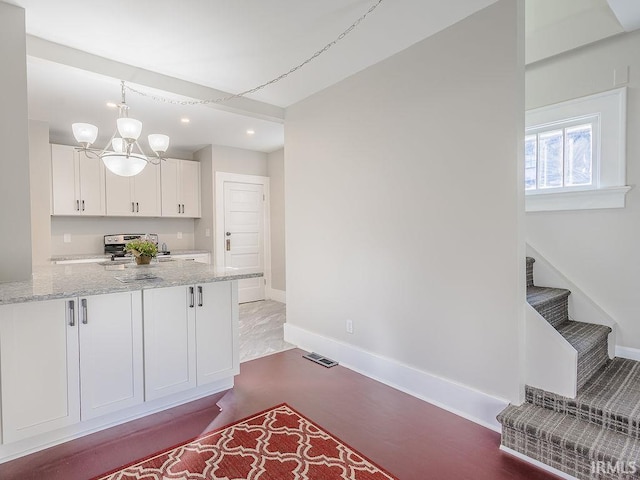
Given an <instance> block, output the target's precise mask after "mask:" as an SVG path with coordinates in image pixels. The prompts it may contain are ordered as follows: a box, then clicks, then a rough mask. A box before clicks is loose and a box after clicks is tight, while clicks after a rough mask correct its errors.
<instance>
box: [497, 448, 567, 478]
mask: <svg viewBox="0 0 640 480" xmlns="http://www.w3.org/2000/svg"><path fill="white" fill-rule="evenodd" d="M500 450H502V451H503V452H505V453H508V454H509V455H513V456H514V457H516V458H519V459H520V460H523V461H525V462H527V463H530V464H532V465H535V466H536V467H538V468H541V469H542V470H546V471H547V472H549V473H553V474H554V475H557V476H558V477H560V478H564V479H566V480H578V479H577V478H576V477H572V476H571V475H569V474H568V473H564V472H562V471H560V470H558V469H557V468H553V467H550V466H549V465H547V464H546V463H542V462H540V461H538V460H536V459H534V458H531V457H527V456H526V455H523V454H522V453H520V452H516V451H515V450H512V449H510V448H508V447H505V446H503V445H500Z"/></svg>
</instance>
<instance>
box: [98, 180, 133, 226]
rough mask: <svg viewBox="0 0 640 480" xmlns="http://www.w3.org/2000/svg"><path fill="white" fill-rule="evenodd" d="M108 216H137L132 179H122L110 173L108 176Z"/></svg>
mask: <svg viewBox="0 0 640 480" xmlns="http://www.w3.org/2000/svg"><path fill="white" fill-rule="evenodd" d="M105 176H106V190H107V215H117V216H123V217H129V216H132V215H135V214H136V213H135V202H134V201H133V199H132V192H131V189H132V185H131V178H130V177H121V176H120V175H116V174H115V173H112V172H110V171H107V172H106V174H105Z"/></svg>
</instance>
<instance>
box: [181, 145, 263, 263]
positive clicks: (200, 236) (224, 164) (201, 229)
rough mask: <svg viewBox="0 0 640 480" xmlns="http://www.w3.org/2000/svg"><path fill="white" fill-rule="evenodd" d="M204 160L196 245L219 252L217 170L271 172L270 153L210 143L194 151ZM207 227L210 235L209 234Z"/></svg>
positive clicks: (254, 172) (212, 251) (202, 163)
mask: <svg viewBox="0 0 640 480" xmlns="http://www.w3.org/2000/svg"><path fill="white" fill-rule="evenodd" d="M194 159H195V160H198V161H200V164H201V165H200V174H201V182H202V183H201V189H200V190H201V192H202V218H200V219H198V220H196V222H195V231H194V233H195V236H194V242H195V247H196V248H198V249H206V250H209V251H211V255H212V257H211V263H214V258H213V256H214V255H215V213H216V205H215V185H216V172H227V173H240V174H243V175H261V176H267V154H266V153H263V152H256V151H253V150H245V149H242V148H235V147H226V146H222V145H209V146H207V147H205V148H203V149H202V150H199V151H197V152H196V153H195V154H194ZM207 229H208V230H209V233H210V236H209V237H207V236H206V233H207Z"/></svg>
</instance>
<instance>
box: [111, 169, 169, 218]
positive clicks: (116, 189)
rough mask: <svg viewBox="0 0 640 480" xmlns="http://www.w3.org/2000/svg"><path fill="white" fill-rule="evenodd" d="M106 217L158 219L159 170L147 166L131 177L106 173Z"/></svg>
mask: <svg viewBox="0 0 640 480" xmlns="http://www.w3.org/2000/svg"><path fill="white" fill-rule="evenodd" d="M106 191H107V215H112V216H121V217H159V216H160V214H161V208H160V199H161V196H160V168H159V167H158V166H157V165H151V164H149V165H147V166H146V167H144V170H142V172H140V173H139V174H138V175H134V176H133V177H121V176H119V175H116V174H114V173H112V172H110V171H107V172H106Z"/></svg>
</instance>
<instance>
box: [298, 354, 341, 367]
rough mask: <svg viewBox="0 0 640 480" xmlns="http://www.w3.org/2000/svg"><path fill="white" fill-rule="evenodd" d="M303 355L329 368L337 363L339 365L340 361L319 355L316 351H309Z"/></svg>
mask: <svg viewBox="0 0 640 480" xmlns="http://www.w3.org/2000/svg"><path fill="white" fill-rule="evenodd" d="M303 357H304V358H306V359H307V360H311V361H312V362H316V363H318V364H320V365H322V366H323V367H327V368H331V367H335V366H336V365H338V362H336V361H335V360H331V359H330V358H327V357H323V356H322V355H318V354H317V353H314V352H311V353H307V354H306V355H303Z"/></svg>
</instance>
